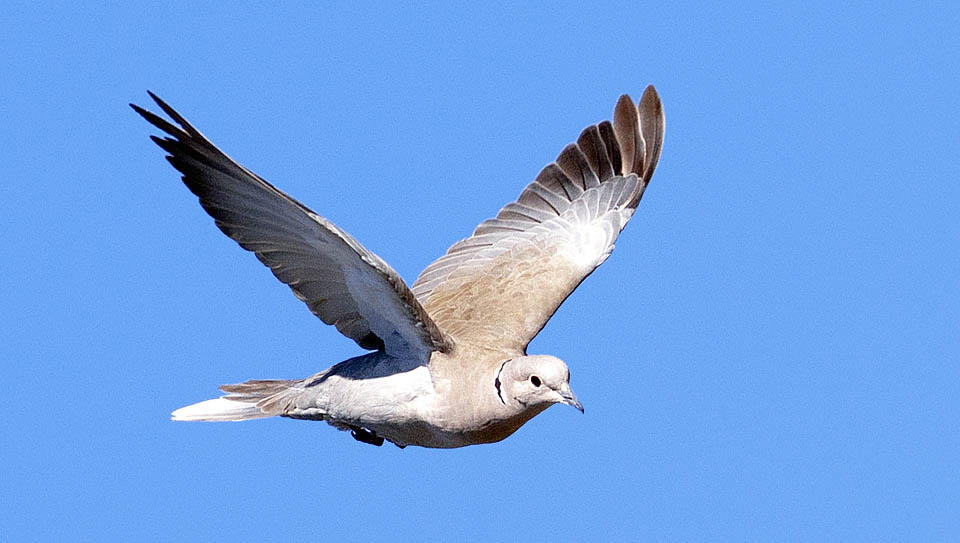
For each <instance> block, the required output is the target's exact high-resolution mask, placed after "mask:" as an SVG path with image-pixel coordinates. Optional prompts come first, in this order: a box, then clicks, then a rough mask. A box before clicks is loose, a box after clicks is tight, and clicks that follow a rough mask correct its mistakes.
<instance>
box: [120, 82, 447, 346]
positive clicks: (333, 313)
mask: <svg viewBox="0 0 960 543" xmlns="http://www.w3.org/2000/svg"><path fill="white" fill-rule="evenodd" d="M150 96H151V97H152V98H153V99H154V100H155V101H156V102H157V104H158V105H159V106H160V108H161V109H163V111H164V112H165V113H166V114H167V115H169V116H170V117H171V118H172V119H173V120H174V121H175V122H176V123H177V124H178V125H179V126H175V125H173V124H171V123H169V122H167V121H166V120H164V119H163V118H161V117H159V116H157V115H155V114H153V113H151V112H149V111H146V110H144V109H142V108H140V107H138V106H135V105H133V104H131V107H133V109H134V110H135V111H136V112H137V113H139V114H140V115H141V116H143V117H144V118H145V119H146V120H147V121H149V122H150V123H151V124H153V125H154V126H156V127H157V128H159V129H160V130H162V131H164V132H166V133H167V134H168V136H167V137H163V138H160V137H157V136H151V139H152V140H153V141H154V142H156V144H157V145H159V146H160V147H161V148H163V150H165V151H166V152H167V153H169V156H168V157H167V160H169V161H170V163H171V164H172V165H173V166H174V167H175V168H176V169H177V170H179V171H180V172H181V173H182V174H183V182H184V184H186V186H187V187H188V188H189V189H190V190H191V191H192V192H193V193H194V194H195V195H197V197H198V198H199V199H200V204H201V205H202V206H203V208H204V209H205V210H206V212H207V213H208V214H209V215H210V216H211V217H213V218H214V220H215V221H216V224H217V226H218V227H219V228H220V230H222V231H223V233H225V234H226V235H227V236H229V237H230V238H232V239H233V240H234V241H236V242H237V243H239V244H240V246H241V247H243V248H244V249H247V250H248V251H252V252H253V253H254V254H255V255H256V256H257V258H258V259H259V260H260V261H261V262H263V263H264V264H265V265H266V266H267V267H269V268H270V270H271V271H272V272H273V274H274V275H275V276H276V277H277V279H279V280H280V281H282V282H284V283H285V284H287V285H288V286H289V287H290V289H291V290H292V291H293V293H294V294H295V295H296V296H297V298H299V299H300V300H302V301H303V302H304V303H306V305H307V307H308V308H309V309H310V311H311V312H313V314H315V315H316V316H317V317H319V318H320V319H321V320H323V322H325V323H327V324H332V325H334V326H336V327H337V330H339V331H340V332H341V333H343V334H344V335H345V336H347V337H349V338H350V339H352V340H354V341H356V342H357V344H358V345H360V346H361V347H363V348H365V349H381V350H385V351H387V352H388V353H393V354H401V352H402V353H404V354H409V352H410V350H411V349H412V350H415V351H424V350H426V351H431V350H447V349H449V347H450V344H449V340H448V339H447V338H446V337H445V336H444V334H443V333H442V332H441V331H440V329H439V328H438V327H437V325H436V324H434V322H433V321H432V320H431V319H430V317H429V316H428V315H427V313H426V311H425V310H424V309H423V307H421V305H420V303H419V302H418V301H417V300H416V298H415V297H414V295H413V293H412V292H411V291H410V289H409V288H408V287H407V285H406V284H405V283H404V282H403V280H402V279H401V278H400V276H399V275H398V274H397V273H396V272H395V271H394V270H393V269H392V268H391V267H390V266H388V265H387V264H386V263H385V262H384V261H383V260H381V259H380V257H378V256H377V255H375V254H373V253H372V252H370V251H368V250H367V249H366V248H364V247H363V246H362V245H360V243H359V242H357V241H356V240H355V239H353V238H352V237H351V236H350V235H349V234H347V233H346V232H344V231H343V230H341V229H340V228H339V227H337V226H336V225H335V224H333V223H332V222H330V221H329V220H327V219H325V218H323V217H320V216H319V215H317V214H316V213H314V212H313V211H311V210H310V209H309V208H307V207H306V206H304V205H303V204H301V203H300V202H298V201H296V200H295V199H293V198H292V197H290V196H288V195H287V194H285V193H283V192H282V191H280V190H279V189H277V188H276V187H274V186H273V185H271V184H270V183H268V182H266V181H265V180H263V179H262V178H260V177H259V176H257V175H256V174H254V173H253V172H251V171H249V170H247V169H246V168H244V167H243V166H241V165H240V164H238V163H237V162H235V161H233V160H232V159H231V158H230V157H228V156H227V155H226V154H224V153H223V152H222V151H220V150H219V149H218V148H217V147H216V146H214V145H213V144H212V143H211V142H210V141H209V140H207V139H206V138H205V137H204V136H203V135H202V134H200V132H198V131H197V130H196V129H195V128H194V127H193V126H191V125H190V123H188V122H187V121H186V120H185V119H184V118H183V117H182V116H180V115H179V114H178V113H177V112H176V111H174V110H173V109H172V108H171V107H170V106H168V105H167V104H166V103H164V102H163V101H162V100H160V99H159V98H157V97H156V96H154V95H153V94H152V93H151V94H150Z"/></svg>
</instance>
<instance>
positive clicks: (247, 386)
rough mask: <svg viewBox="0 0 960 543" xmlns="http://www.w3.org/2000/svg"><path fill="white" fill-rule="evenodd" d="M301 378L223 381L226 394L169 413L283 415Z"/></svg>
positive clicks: (217, 417) (189, 416)
mask: <svg viewBox="0 0 960 543" xmlns="http://www.w3.org/2000/svg"><path fill="white" fill-rule="evenodd" d="M300 383H301V381H291V380H254V381H247V382H246V383H240V384H236V385H223V386H222V387H220V390H222V391H224V392H226V393H227V395H226V396H221V397H219V398H214V399H212V400H207V401H204V402H200V403H195V404H193V405H188V406H186V407H181V408H180V409H177V410H176V411H174V412H173V413H172V415H171V418H172V419H173V420H185V421H197V420H202V421H210V422H217V421H225V420H251V419H263V418H267V417H275V416H277V415H283V414H284V412H285V411H286V409H287V407H289V405H288V404H289V403H290V399H292V398H294V397H295V396H296V393H297V392H298V391H299V390H298V385H299V384H300Z"/></svg>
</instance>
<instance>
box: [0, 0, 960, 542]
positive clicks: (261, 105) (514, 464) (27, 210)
mask: <svg viewBox="0 0 960 543" xmlns="http://www.w3.org/2000/svg"><path fill="white" fill-rule="evenodd" d="M74 4H75V3H63V4H53V3H34V2H30V3H23V4H18V3H14V4H12V5H11V4H7V5H6V7H5V8H4V9H3V13H2V14H0V51H2V52H0V121H2V123H0V125H2V128H0V158H2V172H3V173H2V176H0V177H2V178H0V239H2V246H3V251H2V255H0V379H2V393H0V408H2V413H3V416H2V417H0V540H3V541H11V542H13V541H58V540H59V541H67V540H69V541H109V540H125V541H152V540H167V541H170V540H178V541H213V540H221V539H222V540H228V539H229V540H231V541H244V540H263V541H301V540H314V541H345V540H361V539H363V540H369V541H377V540H391V541H413V540H428V539H430V540H441V539H447V540H450V539H453V538H457V539H460V540H475V539H476V538H483V539H489V540H494V539H497V540H529V541H547V540H549V541H587V540H608V541H626V540H652V541H691V540H720V541H776V540H782V541H790V540H793V541H797V540H807V541H817V540H833V541H855V540H866V541H878V540H897V541H904V540H918V541H934V540H946V539H954V538H956V536H957V534H958V533H960V467H958V466H960V431H958V420H960V369H958V358H960V334H958V325H957V322H958V320H960V296H958V293H960V292H958V285H957V281H958V274H960V235H958V234H960V226H958V217H960V188H958V184H960V180H958V171H960V168H958V156H960V122H958V112H960V98H958V97H960V92H958V86H960V39H958V37H957V29H958V28H960V14H958V10H957V8H956V7H953V6H952V5H949V4H947V3H944V4H941V5H939V6H937V5H934V4H932V3H930V4H924V5H912V6H910V7H897V6H896V5H895V4H894V3H890V4H887V5H875V6H873V7H871V8H870V9H855V10H848V8H844V7H839V6H838V5H837V4H836V3H835V2H830V3H819V2H814V3H804V5H803V7H785V6H783V7H777V8H772V9H770V8H765V7H759V6H756V5H752V4H751V3H742V2H741V3H737V4H735V5H731V4H719V5H680V6H674V7H669V8H667V7H662V6H660V5H659V4H661V3H657V4H656V5H655V4H653V3H650V4H640V3H625V4H604V3H592V4H591V5H590V7H577V6H576V5H566V6H556V5H553V4H550V5H538V6H534V5H529V6H524V7H508V8H493V7H486V6H477V5H476V3H466V4H455V5H454V4H443V5H424V6H420V7H403V8H393V7H389V6H385V5H382V4H383V3H375V4H372V5H370V6H368V7H360V8H354V7H343V6H337V7H332V6H327V7H318V6H313V5H311V6H306V7H305V6H303V5H297V6H281V7H275V6H264V5H262V4H258V5H245V4H233V3H231V6H230V7H229V8H219V7H210V6H212V5H213V4H208V3H200V4H197V3H193V2H191V3H181V2H163V3H161V4H156V3H139V2H130V3H126V4H125V5H122V6H121V5H116V6H113V7H110V8H99V7H76V6H75V5H74ZM896 4H899V3H896ZM649 83H652V84H654V85H656V87H657V89H658V90H659V92H660V95H661V96H662V98H663V102H664V107H665V110H666V118H667V133H666V142H665V145H664V147H663V156H662V159H661V161H660V167H659V169H658V170H657V173H656V175H655V176H654V178H653V182H652V184H651V186H650V188H649V190H648V191H647V193H646V196H645V197H644V199H643V202H642V203H641V205H640V208H639V211H638V212H637V214H636V215H635V217H634V218H633V221H632V222H631V223H630V225H629V226H628V228H627V229H626V230H625V231H624V233H623V235H622V236H621V237H620V240H619V242H618V245H617V249H616V251H615V252H614V253H613V256H612V257H611V258H610V259H609V260H608V261H607V263H606V264H604V265H603V266H602V267H601V268H600V269H599V270H598V271H597V272H596V273H595V274H594V275H593V276H591V277H590V278H589V279H588V280H587V281H586V282H585V283H584V284H583V285H582V286H581V288H580V289H578V290H577V291H576V293H575V294H574V295H573V296H571V297H570V299H569V300H567V302H566V303H565V304H564V305H563V307H562V308H561V309H560V311H559V312H558V313H557V314H556V316H555V317H554V318H553V319H552V320H551V322H550V323H549V324H548V325H547V327H546V328H545V329H544V330H543V332H542V333H541V334H540V335H539V336H538V337H537V338H536V340H534V342H533V343H532V344H531V346H530V352H532V353H549V354H554V355H557V356H559V357H561V358H563V359H564V360H566V361H567V362H568V364H569V365H570V367H571V369H572V374H573V379H572V384H573V387H574V390H576V391H577V394H578V395H579V397H580V399H581V400H582V401H583V403H584V405H585V407H586V414H585V415H581V414H580V413H578V412H577V411H576V410H574V409H571V408H569V407H564V406H556V407H553V408H551V409H549V410H547V411H546V412H545V413H543V414H542V415H540V416H538V417H536V418H535V419H534V420H533V421H531V422H530V423H528V424H527V425H526V426H524V427H523V428H521V429H520V431H518V432H517V433H516V434H515V435H514V436H512V437H510V438H509V439H507V440H505V441H503V442H501V443H498V444H493V445H484V446H479V447H470V448H466V449H459V450H439V451H438V450H427V449H419V448H414V447H408V448H407V449H405V450H400V449H398V448H396V447H393V446H390V445H385V446H383V447H381V448H376V447H371V446H369V445H365V444H362V443H359V442H356V441H354V440H353V439H351V438H350V436H349V435H348V434H346V433H342V432H337V431H335V430H333V429H332V428H330V427H328V426H327V425H325V424H322V423H314V422H303V421H292V420H285V419H271V420H261V421H252V422H247V423H236V424H199V423H194V424H185V423H174V422H171V421H170V420H169V413H170V411H172V410H173V409H175V408H177V407H180V406H182V405H185V404H188V403H193V402H196V401H200V400H203V399H207V398H210V397H214V396H216V395H217V386H218V385H220V384H223V383H232V382H237V381H242V380H245V379H249V378H299V377H304V376H306V375H309V374H311V373H313V372H315V371H318V370H321V369H324V368H326V367H327V366H329V365H331V364H332V363H335V362H338V361H340V360H342V359H344V358H347V357H350V356H354V355H356V354H358V353H359V352H360V350H359V349H358V348H357V347H356V346H355V345H354V344H353V343H352V342H351V341H350V340H348V339H345V338H343V337H341V336H340V335H339V334H338V333H337V332H336V330H334V329H333V328H331V327H327V326H325V325H323V324H322V323H321V322H320V321H319V320H317V319H316V318H314V317H313V316H312V315H311V314H310V313H309V311H307V309H306V308H305V307H304V306H303V304H301V303H300V302H299V301H297V300H296V299H295V298H294V297H293V296H292V295H291V293H290V292H289V290H288V289H287V287H285V286H283V285H282V284H280V283H279V282H278V281H276V280H275V279H274V278H273V277H272V275H271V274H270V273H269V271H268V270H267V269H266V268H264V267H263V266H262V265H261V264H260V263H259V262H258V261H257V260H256V259H255V258H254V257H253V256H252V255H250V254H248V253H246V252H245V251H243V250H241V249H240V248H239V247H237V246H236V244H235V243H234V242H232V241H230V240H229V239H227V238H226V237H225V236H223V235H222V234H221V233H220V232H219V231H218V230H217V229H216V228H215V227H214V225H213V222H212V220H210V219H209V217H207V215H206V214H205V213H204V212H203V211H202V210H201V208H200V206H199V205H198V204H197V202H196V199H195V198H194V197H193V196H192V195H191V194H190V193H189V192H188V191H187V189H186V188H185V187H184V186H183V185H182V184H181V183H180V181H179V180H178V179H179V176H178V174H177V173H176V172H175V171H174V170H173V169H172V168H171V167H170V166H169V165H168V164H167V163H166V162H165V161H164V160H163V153H162V151H161V150H160V149H159V148H157V147H156V146H155V145H154V144H153V143H151V142H150V141H149V140H148V139H147V136H148V135H149V134H151V133H156V130H154V129H152V128H151V127H150V126H148V124H147V123H146V122H145V121H143V120H142V119H140V118H139V117H138V116H137V115H135V114H134V112H133V111H131V110H130V108H129V107H127V103H128V102H131V101H134V102H137V103H139V104H141V105H149V99H148V97H147V95H146V92H145V91H146V90H147V89H150V90H152V91H154V92H156V93H158V94H159V95H160V96H161V97H163V98H164V99H165V100H167V101H168V102H170V103H171V104H172V105H173V106H174V107H176V108H178V109H179V110H180V111H181V112H182V113H184V114H185V115H186V116H187V118H188V119H190V120H191V121H192V122H194V124H196V125H197V126H198V127H199V128H200V130H202V131H203V132H204V133H205V134H206V135H207V136H208V137H210V138H211V139H212V140H213V141H214V142H215V143H216V144H218V145H219V146H221V147H222V148H223V149H224V150H225V151H226V152H227V153H229V154H230V155H231V156H233V157H234V158H236V159H237V160H239V161H240V162H241V163H243V164H244V165H246V166H248V167H249V168H251V169H253V170H254V171H256V172H258V173H259V174H260V175H262V176H263V177H265V178H266V179H268V180H270V181H272V182H273V183H275V184H277V185H278V186H279V187H281V188H282V189H284V190H286V191H287V192H289V193H291V194H292V195H294V196H295V197H297V198H299V199H300V200H301V201H303V202H304V203H305V204H307V205H308V206H311V207H312V208H314V209H315V210H316V211H317V212H318V213H320V214H322V215H324V216H326V217H328V218H330V219H331V220H333V221H334V222H336V223H337V224H339V225H341V226H342V227H344V228H345V229H346V230H347V231H349V232H350V233H352V234H353V235H354V236H355V237H356V238H357V239H359V240H360V241H361V242H362V243H364V244H365V245H366V246H367V247H368V248H370V249H371V250H373V251H374V252H376V253H378V254H379V255H380V256H382V257H383V258H384V259H385V260H386V261H387V262H389V263H390V264H391V265H392V266H393V267H394V268H395V269H397V271H398V272H400V274H401V275H403V277H405V278H406V279H407V281H408V282H412V281H413V279H414V278H415V277H416V275H417V273H418V272H419V270H420V269H422V268H423V267H424V266H425V265H426V264H427V263H429V262H430V261H431V260H433V259H434V258H436V257H438V256H439V255H441V254H442V253H443V252H444V251H445V250H446V248H447V247H448V246H449V245H450V244H451V243H453V242H454V241H456V240H458V239H460V238H462V237H465V236H467V235H469V234H470V232H471V231H472V229H473V227H474V226H475V225H476V224H477V223H478V222H480V221H481V220H483V219H485V218H487V217H490V216H492V215H494V214H495V213H496V211H497V210H498V209H499V208H500V207H501V206H502V205H503V204H505V203H507V202H509V201H511V200H513V199H514V198H515V197H516V196H517V195H518V194H519V193H520V190H521V189H522V188H523V186H524V185H525V184H526V183H527V182H529V181H530V180H532V179H533V178H534V176H535V175H536V174H537V172H538V171H539V170H540V168H541V167H543V166H544V165H545V164H547V163H548V162H550V161H552V160H553V159H554V157H555V156H556V155H557V154H558V153H559V152H560V150H561V149H562V148H563V146H564V145H566V144H567V143H569V142H571V141H573V140H574V139H575V138H576V137H577V135H578V134H579V133H580V130H581V129H582V128H583V127H585V126H587V125H588V124H591V123H595V122H597V121H601V120H603V119H607V118H609V117H610V115H611V114H612V110H613V106H614V104H615V102H616V99H617V97H618V96H619V95H620V94H621V93H623V92H629V93H632V94H633V96H634V97H635V98H639V96H640V94H641V92H642V91H643V88H644V87H645V86H646V85H647V84H649Z"/></svg>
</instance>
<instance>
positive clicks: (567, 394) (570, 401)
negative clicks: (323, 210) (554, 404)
mask: <svg viewBox="0 0 960 543" xmlns="http://www.w3.org/2000/svg"><path fill="white" fill-rule="evenodd" d="M560 398H562V399H561V400H560V402H561V403H563V404H566V405H569V406H570V407H575V408H576V409H577V410H578V411H580V412H581V413H583V404H581V403H580V400H578V399H577V396H576V394H574V393H573V390H571V389H570V385H567V386H565V387H563V390H561V391H560Z"/></svg>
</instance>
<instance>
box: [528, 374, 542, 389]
mask: <svg viewBox="0 0 960 543" xmlns="http://www.w3.org/2000/svg"><path fill="white" fill-rule="evenodd" d="M530 384H532V385H533V386H535V387H538V386H540V378H539V377H537V376H536V375H531V376H530Z"/></svg>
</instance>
